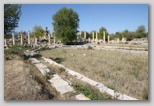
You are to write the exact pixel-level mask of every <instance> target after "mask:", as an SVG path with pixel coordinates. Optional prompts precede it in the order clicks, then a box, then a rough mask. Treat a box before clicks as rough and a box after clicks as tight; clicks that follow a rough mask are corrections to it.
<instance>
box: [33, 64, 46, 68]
mask: <svg viewBox="0 0 154 106" xmlns="http://www.w3.org/2000/svg"><path fill="white" fill-rule="evenodd" d="M34 65H35V66H36V67H37V68H39V69H42V68H47V66H45V65H43V64H42V63H38V64H34Z"/></svg>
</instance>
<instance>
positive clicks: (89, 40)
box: [80, 31, 110, 43]
mask: <svg viewBox="0 0 154 106" xmlns="http://www.w3.org/2000/svg"><path fill="white" fill-rule="evenodd" d="M81 33H82V32H80V35H81ZM94 34H95V32H93V34H92V41H93V42H94V41H96V42H97V40H98V33H97V32H96V38H95V39H94ZM84 39H86V32H84ZM88 40H89V41H90V38H89V39H88ZM103 42H104V43H105V31H103ZM109 42H110V36H109V35H108V43H109Z"/></svg>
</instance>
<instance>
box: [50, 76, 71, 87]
mask: <svg viewBox="0 0 154 106" xmlns="http://www.w3.org/2000/svg"><path fill="white" fill-rule="evenodd" d="M49 82H51V83H52V85H54V86H55V87H60V86H65V85H69V84H68V82H66V81H64V80H63V79H61V78H57V79H50V80H49Z"/></svg>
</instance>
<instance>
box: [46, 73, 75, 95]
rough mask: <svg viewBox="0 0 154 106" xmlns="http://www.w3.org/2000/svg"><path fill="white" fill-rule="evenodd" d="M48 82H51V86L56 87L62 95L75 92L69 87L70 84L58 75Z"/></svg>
mask: <svg viewBox="0 0 154 106" xmlns="http://www.w3.org/2000/svg"><path fill="white" fill-rule="evenodd" d="M48 81H49V82H51V85H52V86H54V87H55V88H56V90H57V91H58V92H60V93H61V94H64V93H66V92H71V91H73V88H72V87H71V86H70V85H69V83H68V82H67V81H65V80H63V79H61V78H60V77H59V76H58V75H57V74H55V75H54V77H53V78H51V79H50V80H48Z"/></svg>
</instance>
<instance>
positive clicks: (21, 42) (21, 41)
mask: <svg viewBox="0 0 154 106" xmlns="http://www.w3.org/2000/svg"><path fill="white" fill-rule="evenodd" d="M20 44H21V45H23V40H22V31H21V33H20Z"/></svg>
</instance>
